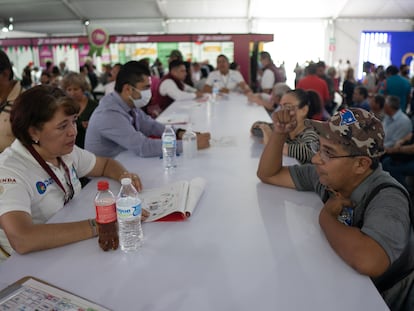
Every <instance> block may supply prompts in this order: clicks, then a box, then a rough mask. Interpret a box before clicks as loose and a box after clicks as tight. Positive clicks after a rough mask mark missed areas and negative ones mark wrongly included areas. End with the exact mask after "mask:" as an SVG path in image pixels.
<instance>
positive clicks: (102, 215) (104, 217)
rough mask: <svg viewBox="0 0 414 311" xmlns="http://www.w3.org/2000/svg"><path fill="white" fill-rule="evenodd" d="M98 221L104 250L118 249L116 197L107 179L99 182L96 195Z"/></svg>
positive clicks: (100, 243)
mask: <svg viewBox="0 0 414 311" xmlns="http://www.w3.org/2000/svg"><path fill="white" fill-rule="evenodd" d="M95 209H96V223H97V225H98V235H99V246H100V247H101V248H102V249H103V250H104V251H108V250H110V249H113V250H115V249H117V248H118V245H119V238H118V224H117V218H116V205H115V197H114V195H113V193H112V192H111V190H109V184H108V182H107V181H105V180H102V181H99V182H98V193H97V194H96V197H95Z"/></svg>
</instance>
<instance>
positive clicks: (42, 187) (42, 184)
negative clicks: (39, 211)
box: [36, 178, 53, 194]
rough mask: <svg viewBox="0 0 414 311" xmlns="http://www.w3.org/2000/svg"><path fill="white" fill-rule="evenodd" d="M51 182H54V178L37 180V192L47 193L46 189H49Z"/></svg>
mask: <svg viewBox="0 0 414 311" xmlns="http://www.w3.org/2000/svg"><path fill="white" fill-rule="evenodd" d="M51 184H53V179H52V178H49V179H46V180H44V181H38V182H36V189H37V192H39V194H43V193H45V192H46V189H47V186H49V185H51Z"/></svg>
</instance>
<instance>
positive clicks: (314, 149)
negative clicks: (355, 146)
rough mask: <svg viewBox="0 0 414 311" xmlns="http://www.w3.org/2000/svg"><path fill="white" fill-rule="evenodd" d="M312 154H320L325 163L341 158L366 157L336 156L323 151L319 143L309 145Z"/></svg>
mask: <svg viewBox="0 0 414 311" xmlns="http://www.w3.org/2000/svg"><path fill="white" fill-rule="evenodd" d="M309 146H310V148H311V150H312V152H313V153H314V154H315V155H316V154H317V153H319V156H320V157H321V160H322V161H323V162H328V161H329V160H331V159H339V158H355V157H361V156H364V155H363V154H347V155H335V154H331V153H330V151H329V150H324V149H321V147H320V145H319V143H317V142H311V143H310V144H309Z"/></svg>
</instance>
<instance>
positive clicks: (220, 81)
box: [203, 54, 251, 94]
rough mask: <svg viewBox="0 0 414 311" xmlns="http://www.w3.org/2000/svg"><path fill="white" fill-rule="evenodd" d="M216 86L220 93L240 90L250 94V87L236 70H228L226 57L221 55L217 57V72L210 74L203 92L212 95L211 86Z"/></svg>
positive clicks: (228, 64)
mask: <svg viewBox="0 0 414 311" xmlns="http://www.w3.org/2000/svg"><path fill="white" fill-rule="evenodd" d="M215 83H216V84H217V86H218V88H219V91H220V93H229V92H232V91H237V90H238V89H239V90H241V91H242V92H243V93H245V94H247V93H250V92H251V90H250V87H249V86H248V85H247V83H246V82H245V81H244V79H243V76H242V75H241V73H240V72H239V71H237V70H232V69H230V62H229V59H228V58H227V56H225V55H223V54H221V55H219V56H218V57H217V70H214V71H212V72H210V74H209V75H208V78H207V81H206V84H205V85H204V88H203V92H205V93H212V90H213V85H214V84H215Z"/></svg>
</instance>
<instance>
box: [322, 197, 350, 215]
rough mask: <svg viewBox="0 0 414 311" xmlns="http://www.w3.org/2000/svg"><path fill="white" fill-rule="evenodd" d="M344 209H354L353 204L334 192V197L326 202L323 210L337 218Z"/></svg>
mask: <svg viewBox="0 0 414 311" xmlns="http://www.w3.org/2000/svg"><path fill="white" fill-rule="evenodd" d="M344 207H354V203H353V202H352V201H351V200H350V199H346V198H344V197H343V196H342V195H341V194H339V193H337V192H336V193H335V195H334V196H332V197H330V198H329V199H328V201H326V203H325V205H324V206H323V209H324V210H325V211H326V212H328V214H330V215H332V216H333V217H335V218H337V217H338V216H339V214H341V212H342V209H343V208H344Z"/></svg>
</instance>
